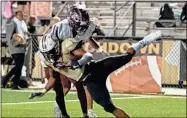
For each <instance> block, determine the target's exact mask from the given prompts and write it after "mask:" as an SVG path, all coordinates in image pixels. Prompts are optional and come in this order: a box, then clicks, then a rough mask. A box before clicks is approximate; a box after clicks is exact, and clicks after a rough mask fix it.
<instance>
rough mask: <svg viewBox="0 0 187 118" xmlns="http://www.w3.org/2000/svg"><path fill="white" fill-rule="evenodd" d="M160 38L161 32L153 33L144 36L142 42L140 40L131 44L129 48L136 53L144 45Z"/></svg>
mask: <svg viewBox="0 0 187 118" xmlns="http://www.w3.org/2000/svg"><path fill="white" fill-rule="evenodd" d="M161 37H162V33H161V31H156V32H153V33H151V34H149V35H147V36H145V37H144V38H143V39H142V40H140V41H139V42H138V43H136V44H133V45H132V46H131V47H132V48H133V49H134V50H135V51H136V52H137V51H139V50H140V49H141V48H143V47H145V46H146V45H148V44H150V43H152V42H155V41H156V40H157V39H160V38H161Z"/></svg>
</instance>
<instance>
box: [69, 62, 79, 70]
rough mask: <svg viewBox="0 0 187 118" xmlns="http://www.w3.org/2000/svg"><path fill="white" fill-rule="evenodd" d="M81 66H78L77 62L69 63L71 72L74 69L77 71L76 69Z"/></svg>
mask: <svg viewBox="0 0 187 118" xmlns="http://www.w3.org/2000/svg"><path fill="white" fill-rule="evenodd" d="M80 67H81V66H80V64H79V62H78V61H72V62H71V67H70V68H71V69H72V70H75V69H77V68H80Z"/></svg>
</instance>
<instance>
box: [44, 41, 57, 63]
mask: <svg viewBox="0 0 187 118" xmlns="http://www.w3.org/2000/svg"><path fill="white" fill-rule="evenodd" d="M42 54H43V56H44V57H45V59H46V60H47V61H48V62H51V63H54V62H55V61H57V60H58V59H59V57H60V47H59V43H57V44H56V45H55V47H54V48H53V49H51V50H50V51H47V52H42Z"/></svg>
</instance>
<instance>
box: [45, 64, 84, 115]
mask: <svg viewBox="0 0 187 118" xmlns="http://www.w3.org/2000/svg"><path fill="white" fill-rule="evenodd" d="M44 70H45V76H46V78H48V79H49V77H50V75H49V68H47V67H46V68H44ZM53 74H54V76H55V78H56V80H55V85H54V91H55V92H56V101H57V104H58V106H59V107H60V109H61V111H62V114H63V115H64V116H65V115H66V114H67V112H66V107H65V104H64V92H63V88H68V89H70V88H71V83H73V84H74V86H75V87H76V89H77V95H78V98H79V101H80V105H81V108H82V112H83V113H85V114H87V99H86V93H85V91H84V86H83V83H82V82H76V81H75V80H73V79H70V78H68V77H66V76H64V75H62V74H60V73H58V72H55V71H54V73H53Z"/></svg>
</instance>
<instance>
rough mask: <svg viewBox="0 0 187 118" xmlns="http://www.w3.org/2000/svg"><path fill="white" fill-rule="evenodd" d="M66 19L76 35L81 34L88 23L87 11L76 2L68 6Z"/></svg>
mask: <svg viewBox="0 0 187 118" xmlns="http://www.w3.org/2000/svg"><path fill="white" fill-rule="evenodd" d="M67 19H68V21H69V23H70V25H71V27H72V28H73V29H74V30H75V31H76V32H77V34H78V35H83V34H84V33H85V31H86V30H87V28H88V26H89V23H90V17H89V14H88V11H87V10H86V9H85V8H84V7H82V6H81V5H78V4H75V5H73V6H72V7H70V10H69V13H68V17H67Z"/></svg>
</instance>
